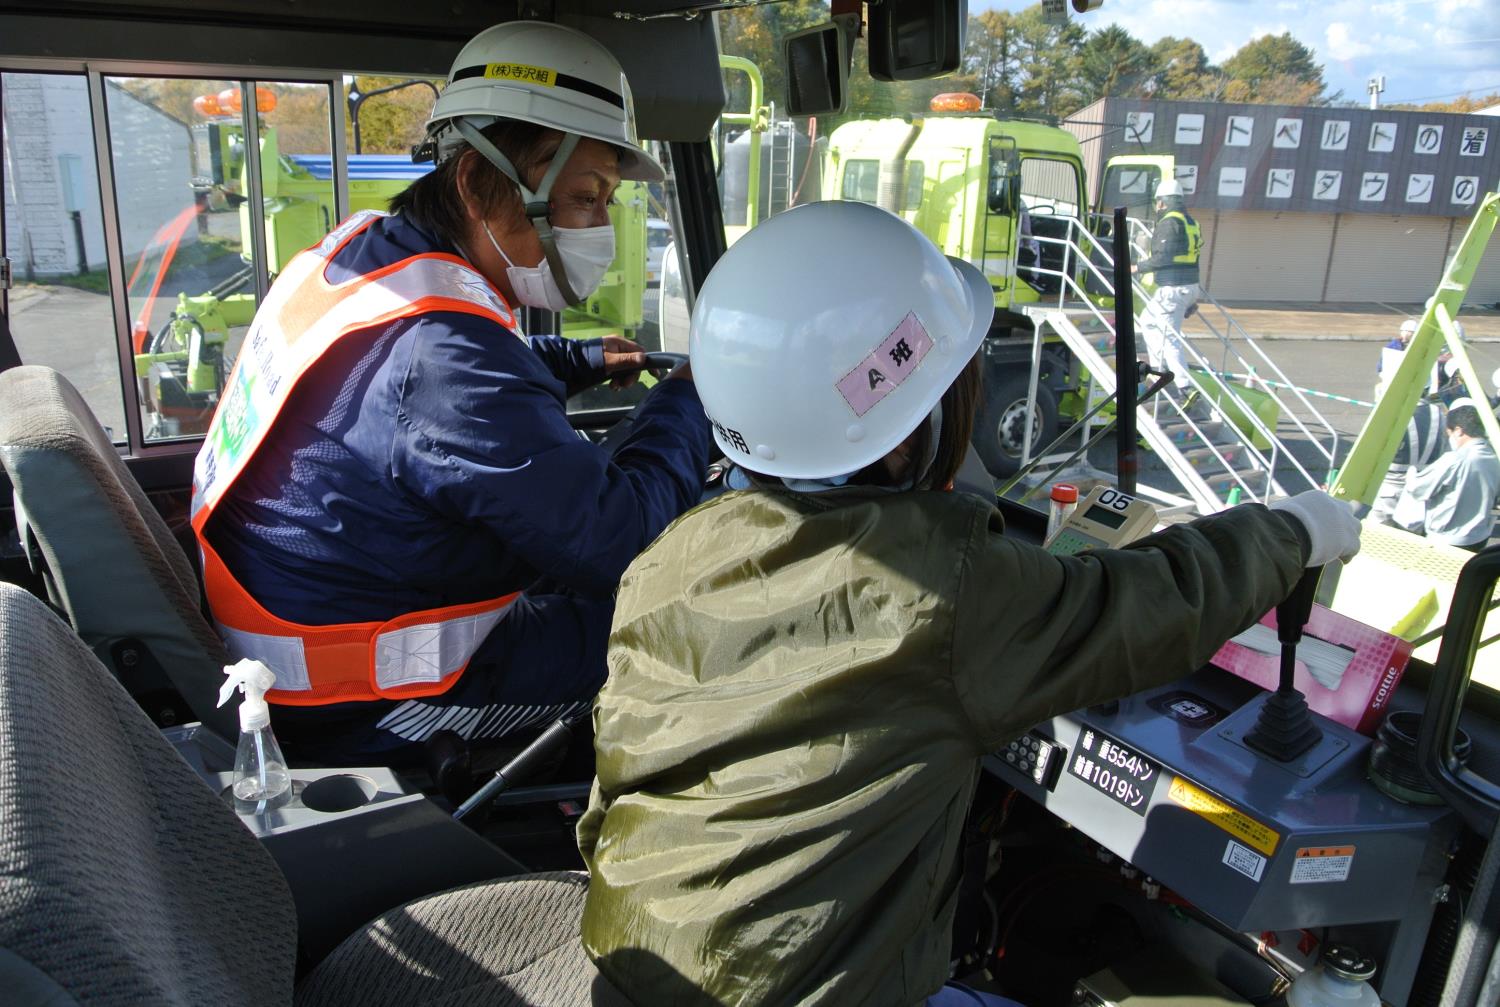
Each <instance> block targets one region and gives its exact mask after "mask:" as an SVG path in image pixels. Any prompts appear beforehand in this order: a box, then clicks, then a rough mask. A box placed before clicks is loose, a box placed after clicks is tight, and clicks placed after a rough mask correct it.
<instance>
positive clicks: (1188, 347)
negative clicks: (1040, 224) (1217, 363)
mask: <svg viewBox="0 0 1500 1007" xmlns="http://www.w3.org/2000/svg"><path fill="white" fill-rule="evenodd" d="M1132 222H1134V221H1132ZM1068 226H1069V231H1070V232H1071V231H1072V230H1074V229H1075V228H1076V229H1078V230H1080V231H1083V233H1084V234H1086V235H1087V233H1088V232H1087V231H1084V229H1083V228H1082V225H1081V223H1079V222H1078V221H1076V220H1073V219H1071V218H1070V219H1068ZM1088 237H1090V238H1091V239H1093V236H1092V235H1088ZM1037 240H1038V241H1051V242H1053V243H1058V242H1060V241H1061V240H1062V239H1056V238H1051V237H1041V236H1038V239H1037ZM1069 244H1074V243H1072V242H1071V241H1070V242H1069ZM1090 244H1091V245H1093V246H1095V247H1096V248H1097V251H1098V253H1099V255H1100V256H1101V257H1102V258H1103V259H1104V260H1105V261H1106V263H1107V264H1108V265H1109V266H1110V267H1111V269H1112V268H1113V266H1114V259H1113V256H1112V255H1111V253H1110V250H1109V249H1108V248H1107V247H1105V246H1104V245H1102V244H1101V243H1099V242H1098V241H1097V239H1093V240H1091V241H1090ZM1072 251H1074V252H1077V253H1078V255H1079V259H1080V261H1081V262H1082V263H1083V264H1084V265H1086V266H1087V267H1088V268H1089V269H1090V271H1091V272H1092V273H1093V274H1094V276H1095V277H1096V278H1097V279H1098V280H1099V281H1100V282H1101V284H1103V286H1104V287H1105V289H1106V290H1108V291H1109V292H1110V294H1113V293H1114V284H1113V282H1112V280H1111V279H1110V277H1108V276H1105V275H1104V274H1102V273H1101V272H1100V271H1099V270H1098V268H1097V267H1095V266H1094V264H1093V263H1092V262H1091V261H1090V260H1089V258H1088V257H1087V256H1085V255H1083V254H1082V250H1081V249H1079V248H1076V246H1075V247H1073V248H1072ZM1069 254H1070V253H1069V252H1067V251H1065V253H1064V266H1065V268H1066V264H1067V258H1068V256H1069ZM1038 272H1044V273H1046V274H1047V275H1058V274H1057V271H1056V270H1038ZM1131 286H1132V289H1133V290H1134V292H1135V295H1136V298H1137V300H1138V301H1140V302H1141V303H1144V302H1145V301H1147V300H1149V299H1150V295H1149V293H1148V292H1147V291H1146V290H1145V289H1144V288H1143V287H1142V286H1141V285H1140V283H1139V281H1132V284H1131ZM1061 293H1062V292H1061V291H1059V294H1060V295H1061ZM1111 331H1113V330H1112V329H1111ZM1215 334H1216V335H1218V334H1217V333H1215ZM1246 338H1247V340H1248V337H1246ZM1219 341H1220V343H1221V344H1222V345H1223V346H1224V348H1225V350H1226V352H1227V353H1232V354H1234V356H1235V359H1236V360H1237V361H1239V363H1240V364H1241V365H1242V366H1244V367H1245V368H1246V369H1247V370H1250V371H1252V372H1253V368H1252V367H1251V365H1250V363H1249V361H1247V360H1245V359H1244V358H1243V357H1242V356H1240V355H1239V354H1238V352H1237V351H1235V350H1234V348H1233V347H1232V346H1230V345H1229V344H1228V343H1227V341H1226V340H1225V339H1224V338H1223V336H1222V335H1219ZM1182 348H1183V349H1184V351H1185V352H1186V353H1187V355H1188V356H1189V357H1191V358H1192V359H1193V360H1194V361H1195V362H1196V363H1197V364H1198V365H1199V366H1200V367H1201V369H1203V370H1205V371H1208V372H1210V373H1216V374H1217V373H1218V372H1219V371H1220V370H1222V369H1219V368H1215V367H1213V366H1212V365H1211V364H1209V362H1208V360H1207V358H1206V357H1204V355H1203V354H1202V353H1201V352H1200V351H1199V350H1198V348H1197V347H1196V346H1194V345H1193V344H1192V343H1191V342H1189V341H1187V340H1183V342H1182ZM1257 349H1258V348H1257ZM1262 356H1263V354H1262ZM1273 367H1274V365H1273ZM1278 373H1279V372H1278ZM1283 376H1284V375H1283ZM1184 378H1185V379H1186V383H1188V384H1190V385H1191V386H1192V387H1193V388H1196V389H1197V390H1199V391H1200V392H1203V391H1206V390H1205V389H1204V388H1203V386H1202V385H1201V384H1200V383H1199V382H1198V381H1197V380H1196V379H1195V378H1193V377H1192V376H1191V375H1184ZM1218 387H1219V388H1220V389H1222V390H1223V392H1225V393H1227V396H1228V397H1229V398H1230V399H1231V400H1232V401H1233V403H1234V404H1235V405H1236V406H1237V407H1239V409H1240V411H1241V413H1242V414H1243V415H1244V418H1245V420H1246V421H1247V422H1248V423H1249V424H1250V425H1251V426H1252V427H1254V428H1255V430H1256V432H1257V433H1259V434H1261V435H1262V436H1263V437H1265V439H1266V440H1267V442H1268V443H1269V444H1271V445H1272V449H1271V450H1272V455H1273V457H1272V459H1270V460H1267V459H1265V456H1264V455H1262V454H1261V453H1260V451H1259V449H1257V448H1255V446H1254V445H1253V444H1251V443H1249V442H1248V440H1247V442H1246V445H1245V446H1246V447H1247V448H1249V449H1250V450H1251V451H1252V452H1254V453H1255V454H1256V455H1257V457H1258V459H1259V460H1261V461H1265V462H1267V463H1268V464H1274V462H1275V460H1276V458H1277V457H1279V456H1281V455H1282V454H1284V455H1285V457H1286V459H1287V460H1288V461H1289V462H1290V463H1291V464H1292V467H1293V468H1294V469H1296V470H1297V472H1298V474H1299V475H1301V476H1302V477H1303V478H1304V479H1306V480H1307V481H1308V484H1309V485H1311V486H1316V485H1318V481H1317V480H1316V479H1315V478H1314V477H1313V475H1312V474H1311V473H1310V472H1308V471H1307V469H1306V468H1305V467H1304V466H1303V465H1302V464H1301V462H1299V461H1298V460H1297V458H1296V456H1295V455H1293V454H1292V453H1291V452H1290V451H1285V450H1284V445H1282V443H1281V439H1280V438H1279V437H1278V436H1277V435H1276V433H1275V431H1273V430H1272V429H1271V428H1270V427H1268V426H1267V425H1266V424H1265V423H1264V421H1262V420H1261V419H1260V417H1259V416H1257V415H1256V414H1255V413H1254V412H1253V411H1252V410H1251V409H1250V406H1249V404H1248V403H1247V402H1245V401H1244V399H1242V398H1241V397H1240V396H1239V395H1238V394H1236V392H1235V388H1234V385H1232V384H1229V383H1227V382H1225V381H1222V380H1221V381H1220V382H1219V385H1218ZM1266 393H1267V394H1268V395H1270V396H1271V397H1272V398H1273V399H1274V400H1275V401H1276V402H1277V405H1278V406H1279V407H1280V408H1281V411H1282V412H1283V413H1285V414H1287V415H1289V416H1290V417H1291V418H1292V420H1293V422H1294V423H1295V424H1296V425H1297V426H1298V427H1299V429H1301V430H1302V432H1303V433H1304V435H1305V436H1307V437H1308V439H1309V440H1310V441H1311V442H1313V443H1314V444H1315V445H1317V446H1318V448H1319V453H1320V454H1323V456H1324V457H1325V458H1326V459H1327V460H1328V462H1329V464H1330V466H1332V455H1331V454H1330V453H1329V452H1325V451H1323V450H1322V447H1321V444H1319V443H1318V441H1317V437H1316V436H1315V435H1314V434H1313V433H1312V432H1311V431H1309V430H1308V429H1307V428H1306V426H1305V425H1304V424H1302V423H1301V422H1300V420H1299V419H1298V418H1297V417H1296V415H1295V413H1293V412H1292V411H1291V410H1289V409H1287V408H1286V406H1285V404H1284V403H1283V402H1282V401H1281V399H1280V397H1279V396H1277V395H1276V393H1275V392H1274V390H1272V389H1270V388H1269V387H1268V386H1267V387H1266ZM1221 408H1222V406H1221ZM1314 414H1315V415H1316V410H1314ZM1324 422H1325V425H1326V421H1324ZM1330 429H1331V428H1330ZM1271 471H1272V472H1274V468H1273V469H1272V470H1271ZM1240 482H1242V483H1243V480H1240ZM1244 488H1247V487H1244ZM1276 492H1280V490H1279V489H1278V490H1277V491H1276Z"/></svg>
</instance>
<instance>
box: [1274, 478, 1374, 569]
mask: <svg viewBox="0 0 1500 1007" xmlns="http://www.w3.org/2000/svg"><path fill="white" fill-rule="evenodd" d="M1271 509H1272V510H1279V511H1284V512H1285V513H1287V514H1290V515H1291V516H1292V517H1294V518H1296V519H1297V520H1298V521H1300V522H1301V523H1302V527H1303V528H1304V529H1306V530H1307V541H1308V546H1309V548H1308V555H1307V565H1308V566H1309V567H1315V566H1325V565H1327V564H1329V563H1331V562H1333V561H1334V560H1336V559H1337V560H1343V561H1344V562H1346V563H1347V562H1348V561H1349V560H1351V559H1353V558H1354V557H1355V555H1356V554H1358V552H1359V519H1358V518H1357V517H1355V516H1354V511H1353V509H1352V508H1351V507H1350V506H1349V505H1348V504H1346V503H1344V502H1343V501H1342V500H1335V499H1334V498H1333V497H1331V496H1329V495H1328V494H1327V493H1324V492H1322V491H1320V490H1308V491H1307V492H1306V493H1298V494H1297V495H1296V496H1294V497H1290V498H1288V499H1286V500H1278V501H1276V502H1275V503H1273V504H1272V505H1271Z"/></svg>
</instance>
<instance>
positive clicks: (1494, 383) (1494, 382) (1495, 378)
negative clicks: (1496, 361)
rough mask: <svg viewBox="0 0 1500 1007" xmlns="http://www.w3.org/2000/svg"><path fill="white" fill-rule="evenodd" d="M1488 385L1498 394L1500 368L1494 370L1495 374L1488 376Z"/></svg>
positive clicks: (1499, 392) (1499, 388) (1499, 389)
mask: <svg viewBox="0 0 1500 1007" xmlns="http://www.w3.org/2000/svg"><path fill="white" fill-rule="evenodd" d="M1490 384H1491V385H1492V386H1493V387H1494V389H1495V393H1496V394H1500V367H1497V368H1495V373H1493V374H1491V375H1490Z"/></svg>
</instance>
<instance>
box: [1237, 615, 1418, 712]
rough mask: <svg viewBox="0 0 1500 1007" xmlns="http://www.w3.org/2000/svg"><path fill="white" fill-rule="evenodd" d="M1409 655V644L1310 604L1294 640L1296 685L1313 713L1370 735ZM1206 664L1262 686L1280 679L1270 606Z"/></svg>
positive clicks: (1278, 645) (1278, 648)
mask: <svg viewBox="0 0 1500 1007" xmlns="http://www.w3.org/2000/svg"><path fill="white" fill-rule="evenodd" d="M1409 660H1411V644H1410V643H1408V642H1407V641H1405V640H1402V639H1400V638H1399V637H1395V636H1392V635H1391V634H1389V633H1384V632H1381V631H1380V630H1378V629H1375V628H1374V627H1372V626H1366V625H1365V624H1364V623H1362V622H1357V621H1355V620H1354V619H1351V618H1349V617H1348V616H1344V615H1340V614H1339V613H1337V612H1334V611H1331V610H1330V609H1327V608H1324V607H1323V606H1322V605H1314V606H1313V609H1312V615H1311V617H1310V618H1309V619H1308V620H1307V625H1306V626H1305V627H1304V628H1303V630H1302V642H1301V643H1299V644H1298V645H1297V674H1296V676H1295V681H1296V684H1297V688H1299V689H1301V690H1302V694H1303V695H1304V696H1306V697H1307V705H1308V706H1310V707H1311V708H1312V710H1313V712H1314V713H1321V714H1322V715H1323V716H1325V717H1327V718H1328V719H1330V720H1334V721H1337V722H1338V723H1340V724H1343V725H1344V726H1345V727H1352V728H1353V729H1354V730H1356V731H1358V732H1359V733H1361V734H1366V735H1373V734H1374V733H1375V729H1376V728H1377V727H1379V726H1380V721H1381V719H1382V718H1383V717H1384V716H1385V710H1386V705H1387V704H1388V703H1389V702H1390V700H1391V696H1392V695H1394V694H1395V692H1396V684H1397V683H1398V682H1400V681H1401V676H1402V674H1403V673H1404V672H1405V671H1406V664H1407V662H1408V661H1409ZM1211 663H1212V664H1213V665H1214V666H1215V667H1219V668H1223V669H1224V670H1225V671H1228V672H1231V673H1233V674H1235V675H1238V676H1239V677H1240V678H1243V679H1244V680H1245V681H1247V682H1253V683H1255V684H1256V685H1258V686H1260V687H1261V688H1263V689H1275V688H1276V687H1277V686H1278V685H1279V684H1280V683H1281V641H1279V640H1277V639H1276V610H1275V609H1272V610H1271V611H1269V612H1267V613H1266V614H1265V615H1264V616H1263V617H1262V618H1261V620H1260V622H1258V623H1257V624H1255V625H1254V626H1251V627H1250V628H1249V629H1247V630H1245V632H1243V633H1241V634H1239V635H1238V636H1236V637H1235V638H1234V639H1232V640H1230V641H1229V642H1228V643H1226V644H1225V645H1224V646H1223V647H1221V648H1219V652H1218V653H1217V654H1215V655H1214V656H1213V659H1212V661H1211Z"/></svg>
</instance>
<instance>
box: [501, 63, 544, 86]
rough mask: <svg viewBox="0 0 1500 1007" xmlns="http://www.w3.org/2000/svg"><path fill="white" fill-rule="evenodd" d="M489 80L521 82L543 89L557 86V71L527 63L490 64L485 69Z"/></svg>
mask: <svg viewBox="0 0 1500 1007" xmlns="http://www.w3.org/2000/svg"><path fill="white" fill-rule="evenodd" d="M484 76H485V78H486V79H488V80H519V81H525V82H526V83H527V84H540V85H542V86H543V87H555V86H556V85H557V71H556V70H553V69H550V68H548V67H545V66H527V65H526V64H525V63H490V64H489V65H487V66H486V67H485V68H484Z"/></svg>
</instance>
